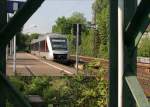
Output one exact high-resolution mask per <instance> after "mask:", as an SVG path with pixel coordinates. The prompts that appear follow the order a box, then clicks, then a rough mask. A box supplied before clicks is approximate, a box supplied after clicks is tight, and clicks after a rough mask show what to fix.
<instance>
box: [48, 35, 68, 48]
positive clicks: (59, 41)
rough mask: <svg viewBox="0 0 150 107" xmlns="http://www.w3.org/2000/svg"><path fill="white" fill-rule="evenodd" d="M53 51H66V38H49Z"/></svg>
mask: <svg viewBox="0 0 150 107" xmlns="http://www.w3.org/2000/svg"><path fill="white" fill-rule="evenodd" d="M50 40H51V44H52V49H53V50H67V39H66V38H50Z"/></svg>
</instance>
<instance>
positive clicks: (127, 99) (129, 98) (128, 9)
mask: <svg viewBox="0 0 150 107" xmlns="http://www.w3.org/2000/svg"><path fill="white" fill-rule="evenodd" d="M136 7H137V0H125V10H124V11H125V16H124V21H125V22H124V27H125V28H126V27H127V26H128V25H129V22H130V21H131V19H132V17H133V16H134V14H135V11H136ZM125 36H130V35H125ZM130 44H131V45H130V46H132V47H134V43H130ZM131 51H132V50H129V49H128V47H127V46H125V47H124V59H125V61H124V71H125V75H126V74H127V72H131V73H135V74H136V50H135V53H134V55H132V56H130V55H129V53H130V52H131ZM131 67H132V68H133V69H130V68H131ZM125 75H124V76H125ZM123 89H124V90H123V99H124V104H123V105H124V107H136V103H135V100H134V98H133V95H132V94H131V91H130V89H129V87H128V85H127V83H126V81H125V79H124V87H123Z"/></svg>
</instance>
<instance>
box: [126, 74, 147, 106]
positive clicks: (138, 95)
mask: <svg viewBox="0 0 150 107" xmlns="http://www.w3.org/2000/svg"><path fill="white" fill-rule="evenodd" d="M125 80H126V82H127V84H128V86H129V88H130V90H131V92H132V95H133V97H134V99H135V101H136V104H137V106H138V107H150V104H149V102H148V99H147V98H146V96H145V95H144V92H143V90H142V88H141V86H140V84H139V82H138V80H137V77H136V76H135V75H130V76H126V77H125Z"/></svg>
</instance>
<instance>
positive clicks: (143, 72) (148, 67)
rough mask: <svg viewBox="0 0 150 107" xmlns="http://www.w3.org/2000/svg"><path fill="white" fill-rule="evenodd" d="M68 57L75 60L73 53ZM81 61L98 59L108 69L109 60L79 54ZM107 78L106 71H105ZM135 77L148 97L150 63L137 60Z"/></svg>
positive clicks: (149, 92) (149, 94) (149, 91)
mask: <svg viewBox="0 0 150 107" xmlns="http://www.w3.org/2000/svg"><path fill="white" fill-rule="evenodd" d="M70 58H71V59H72V60H75V55H71V56H70ZM79 59H80V61H81V62H85V63H88V62H91V61H93V60H99V61H100V64H101V65H102V66H103V68H104V69H105V70H106V71H108V69H109V60H106V59H100V58H93V57H85V56H79ZM106 75H107V76H106V77H107V78H108V72H107V73H106ZM137 78H138V80H139V82H140V84H141V86H142V88H143V90H144V92H145V94H146V95H147V96H148V97H149V98H150V63H147V62H146V63H143V62H137Z"/></svg>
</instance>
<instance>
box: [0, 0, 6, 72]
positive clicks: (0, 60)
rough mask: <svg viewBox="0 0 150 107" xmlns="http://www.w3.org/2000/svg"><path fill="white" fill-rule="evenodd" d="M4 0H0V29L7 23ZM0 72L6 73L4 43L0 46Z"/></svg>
mask: <svg viewBox="0 0 150 107" xmlns="http://www.w3.org/2000/svg"><path fill="white" fill-rule="evenodd" d="M6 5H7V4H6V0H0V30H1V29H2V28H3V27H4V26H5V25H6V24H7V11H6ZM0 72H2V73H3V74H5V73H6V45H3V46H1V47H0Z"/></svg>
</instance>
